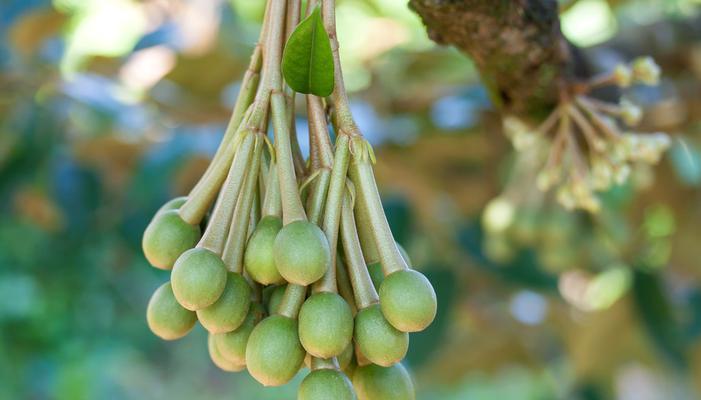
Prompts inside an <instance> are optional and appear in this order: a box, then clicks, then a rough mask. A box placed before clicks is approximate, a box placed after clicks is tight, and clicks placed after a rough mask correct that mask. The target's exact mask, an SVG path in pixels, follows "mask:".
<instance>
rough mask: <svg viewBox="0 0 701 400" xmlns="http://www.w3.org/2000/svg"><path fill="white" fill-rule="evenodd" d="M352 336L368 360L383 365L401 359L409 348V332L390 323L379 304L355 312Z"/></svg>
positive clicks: (388, 364)
mask: <svg viewBox="0 0 701 400" xmlns="http://www.w3.org/2000/svg"><path fill="white" fill-rule="evenodd" d="M353 336H354V338H355V342H356V343H357V344H358V347H359V348H360V351H361V352H362V353H363V355H364V356H365V357H367V359H368V360H370V361H371V362H373V363H375V364H378V365H382V366H385V367H388V366H390V365H392V364H394V363H396V362H399V361H401V360H402V359H403V358H404V356H405V355H406V352H407V349H408V348H409V334H408V333H406V332H400V331H398V330H396V329H395V328H394V327H393V326H392V325H390V323H389V322H387V320H386V319H385V317H384V316H383V315H382V311H381V310H380V306H379V304H373V305H371V306H370V307H367V308H364V309H362V310H360V311H359V312H358V314H356V316H355V329H354V335H353Z"/></svg>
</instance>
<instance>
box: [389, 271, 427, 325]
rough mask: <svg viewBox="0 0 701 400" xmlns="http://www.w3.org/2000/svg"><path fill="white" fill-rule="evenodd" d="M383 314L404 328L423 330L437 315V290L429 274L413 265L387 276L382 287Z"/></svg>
mask: <svg viewBox="0 0 701 400" xmlns="http://www.w3.org/2000/svg"><path fill="white" fill-rule="evenodd" d="M379 295H380V306H381V307H382V314H384V316H385V318H387V321H389V323H390V324H392V326H394V327H395V328H397V329H399V330H400V331H402V332H419V331H422V330H424V329H426V327H427V326H429V325H431V322H433V319H434V318H435V317H436V307H437V304H436V292H435V291H434V290H433V286H431V282H429V281H428V279H426V277H425V276H424V275H423V274H422V273H420V272H418V271H414V270H412V269H407V270H402V271H395V272H393V273H391V274H389V275H388V276H387V277H385V280H384V281H383V282H382V285H381V286H380V290H379Z"/></svg>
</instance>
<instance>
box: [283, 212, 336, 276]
mask: <svg viewBox="0 0 701 400" xmlns="http://www.w3.org/2000/svg"><path fill="white" fill-rule="evenodd" d="M273 256H274V258H275V265H276V266H277V269H278V271H279V272H280V275H282V277H283V278H285V280H286V281H287V282H290V283H295V284H297V285H302V286H307V285H310V284H312V283H314V282H316V281H317V280H319V279H320V278H321V277H322V276H324V273H325V272H326V268H327V267H326V266H327V265H328V264H329V263H330V260H331V252H330V250H329V243H328V242H327V241H326V236H325V235H324V232H323V231H322V230H321V229H319V227H318V226H316V225H314V224H312V223H311V222H307V221H295V222H292V223H290V224H287V225H285V226H284V227H283V228H282V229H281V230H280V232H279V233H278V235H277V237H276V238H275V244H274V246H273Z"/></svg>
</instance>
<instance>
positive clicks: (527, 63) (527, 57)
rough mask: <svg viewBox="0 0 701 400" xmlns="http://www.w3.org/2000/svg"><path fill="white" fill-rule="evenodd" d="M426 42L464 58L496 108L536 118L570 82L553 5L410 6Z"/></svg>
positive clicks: (427, 2) (540, 0) (502, 1)
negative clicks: (423, 28)
mask: <svg viewBox="0 0 701 400" xmlns="http://www.w3.org/2000/svg"><path fill="white" fill-rule="evenodd" d="M409 6H410V7H411V8H412V9H413V10H414V11H416V12H417V13H418V14H419V15H420V16H421V18H422V19H423V22H424V24H425V25H426V29H427V31H428V35H429V37H430V38H431V39H432V40H434V41H435V42H436V43H439V44H446V45H453V46H455V47H457V48H458V49H460V50H461V51H463V52H465V53H467V54H468V55H469V56H470V57H471V58H472V60H473V61H474V63H475V65H476V66H477V69H478V70H479V72H480V75H481V78H482V82H483V83H484V85H485V86H486V87H487V89H488V90H489V93H490V96H491V98H492V100H493V101H494V102H495V104H496V106H497V107H498V108H499V109H501V110H502V111H503V112H505V113H510V114H515V115H518V116H522V117H542V116H544V115H545V114H546V113H547V112H548V111H549V110H551V109H552V107H553V105H554V104H556V103H557V101H558V99H559V97H560V96H561V95H562V94H563V93H564V92H563V90H564V89H565V88H566V87H565V83H566V82H567V81H568V78H570V77H571V76H572V72H571V68H569V62H568V61H569V59H570V54H571V52H570V50H569V47H568V44H567V42H566V40H565V39H564V37H563V36H562V33H561V32H560V21H559V16H558V5H557V1H556V0H410V1H409Z"/></svg>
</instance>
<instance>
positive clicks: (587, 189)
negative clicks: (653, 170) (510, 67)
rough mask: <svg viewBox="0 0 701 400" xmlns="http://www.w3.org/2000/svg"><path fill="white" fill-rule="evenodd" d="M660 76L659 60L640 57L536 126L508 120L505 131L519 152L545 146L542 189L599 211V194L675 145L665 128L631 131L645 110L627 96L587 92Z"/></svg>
mask: <svg viewBox="0 0 701 400" xmlns="http://www.w3.org/2000/svg"><path fill="white" fill-rule="evenodd" d="M659 76H660V68H659V67H658V66H657V64H655V62H654V60H653V59H652V58H650V57H640V58H637V59H635V60H633V61H632V62H631V63H629V64H620V65H618V66H616V68H614V69H613V71H612V72H611V73H608V74H605V75H602V76H597V77H595V78H593V79H592V80H590V81H589V82H587V83H586V84H585V85H583V86H582V87H583V88H584V90H582V91H581V92H582V93H578V94H575V95H573V96H572V97H570V98H568V99H566V100H563V101H562V102H561V103H560V104H559V105H558V106H557V107H556V108H555V110H553V112H552V113H551V114H550V115H549V116H548V117H547V118H546V119H545V120H544V121H543V123H542V124H541V125H540V126H539V127H537V128H536V129H535V130H533V129H530V128H528V127H527V126H526V125H524V124H523V123H520V122H519V121H518V120H516V119H514V118H507V119H506V120H505V131H506V133H507V135H508V136H509V137H510V139H511V141H512V143H513V145H514V147H515V148H516V149H517V150H525V149H527V148H532V147H533V146H537V147H539V148H540V149H543V150H545V151H543V154H546V161H545V163H544V165H543V166H542V168H541V169H540V172H539V173H538V176H537V186H538V188H540V189H541V190H542V191H548V190H554V191H555V193H556V197H557V200H558V202H559V203H560V204H562V205H563V206H564V207H565V208H567V209H570V210H572V209H584V210H587V211H589V212H597V211H598V210H599V209H600V207H601V205H600V201H599V198H598V196H597V195H596V192H600V191H604V190H606V189H609V188H610V187H612V186H614V185H620V184H622V183H624V182H626V180H627V179H628V177H629V175H630V172H631V168H632V167H634V166H635V165H636V164H656V163H657V162H658V161H659V160H660V158H661V156H662V153H664V151H665V150H667V148H668V147H669V146H670V139H669V137H668V136H667V135H666V134H665V133H661V132H657V133H639V132H633V131H630V130H629V128H630V127H633V126H635V125H637V124H638V123H640V120H641V119H642V116H643V112H642V110H641V109H640V107H638V106H637V105H635V104H634V103H633V102H631V101H630V100H628V99H626V98H625V97H624V98H622V99H621V100H620V102H619V103H618V104H614V103H609V102H604V101H600V100H597V99H594V98H592V97H590V96H588V95H587V92H588V91H589V90H591V89H592V88H595V87H599V86H604V85H616V86H618V87H620V88H627V87H629V86H631V85H632V84H644V85H656V84H657V83H658V82H659ZM618 121H620V122H622V124H621V123H619V122H618Z"/></svg>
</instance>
